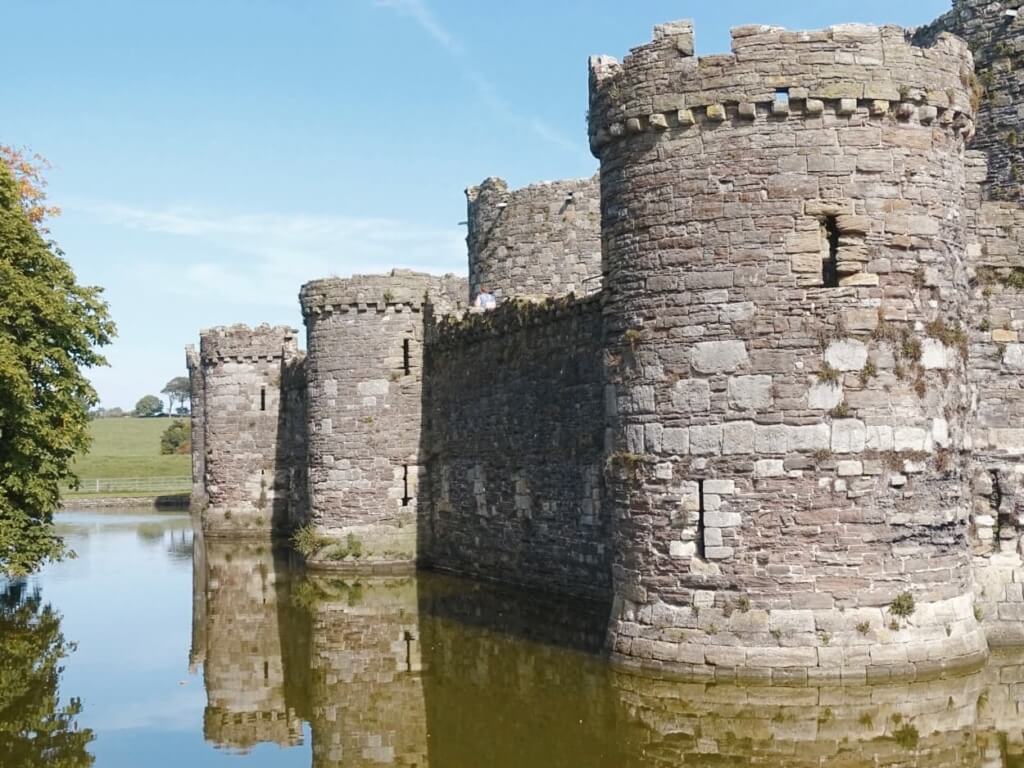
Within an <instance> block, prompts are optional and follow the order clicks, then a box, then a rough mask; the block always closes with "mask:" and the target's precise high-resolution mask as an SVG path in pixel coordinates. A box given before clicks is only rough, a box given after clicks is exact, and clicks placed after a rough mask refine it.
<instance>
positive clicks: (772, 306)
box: [189, 0, 1024, 684]
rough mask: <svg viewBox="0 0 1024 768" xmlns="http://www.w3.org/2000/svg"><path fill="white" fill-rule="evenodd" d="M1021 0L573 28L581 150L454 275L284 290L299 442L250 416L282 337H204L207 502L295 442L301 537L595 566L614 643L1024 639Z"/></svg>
mask: <svg viewBox="0 0 1024 768" xmlns="http://www.w3.org/2000/svg"><path fill="white" fill-rule="evenodd" d="M1017 5H1018V3H1016V2H987V3H986V2H979V1H978V0H962V1H961V2H957V3H956V5H955V8H954V10H953V11H952V12H951V13H950V14H947V16H945V17H943V18H942V19H940V20H939V21H938V22H936V23H935V24H934V25H931V26H929V27H927V28H923V29H921V30H918V31H916V32H914V31H911V32H908V31H905V30H903V29H900V28H897V27H888V26H887V27H872V26H864V25H841V26H836V27H832V28H829V29H825V30H820V31H809V32H789V31H786V30H783V29H780V28H776V27H767V26H751V27H740V28H737V29H735V30H733V39H732V52H731V53H729V54H725V55H717V56H706V57H702V58H696V57H695V56H694V55H693V50H694V46H693V28H692V25H691V24H690V23H689V22H685V21H681V22H673V23H669V24H664V25H660V26H658V27H656V28H655V30H654V36H653V40H651V41H650V42H649V43H646V44H644V45H642V46H639V47H637V48H634V49H633V50H632V51H631V52H630V53H629V55H628V56H626V58H625V59H624V60H623V61H622V62H618V61H616V60H614V59H611V58H609V57H605V56H598V57H594V58H592V59H591V62H590V110H589V117H588V120H589V139H590V146H591V149H592V151H593V153H594V155H595V157H597V158H598V160H599V161H600V173H599V177H598V179H596V180H583V181H570V182H555V183H546V184H540V185H534V186H530V187H526V188H524V189H521V190H518V191H510V190H509V189H508V187H507V185H506V184H505V183H504V182H503V181H501V180H499V179H487V180H486V181H484V182H483V183H482V184H481V185H480V186H478V187H471V188H470V189H469V190H467V201H468V224H469V236H468V238H467V244H468V250H469V266H470V268H469V272H470V274H469V281H468V285H467V282H466V281H465V280H462V279H459V278H455V277H454V276H446V277H434V276H430V275H423V274H418V273H411V272H407V271H400V270H396V271H394V272H392V273H391V274H389V275H380V276H355V277H352V278H350V279H330V280H321V281H316V282H313V283H310V284H308V285H306V286H305V287H304V288H303V290H302V294H301V303H302V311H303V316H304V318H305V323H306V328H307V350H308V352H307V356H306V358H305V361H304V362H303V363H302V364H301V365H300V364H298V363H295V365H294V366H293V368H294V369H295V370H294V378H292V379H290V381H292V382H297V381H300V380H301V381H302V382H303V390H302V393H303V396H304V401H305V402H304V407H305V410H304V412H305V414H306V418H305V420H304V421H303V422H302V423H298V422H295V421H290V422H287V420H285V422H282V423H288V424H289V426H288V427H287V429H286V431H285V432H279V433H278V438H279V440H280V441H281V443H282V444H283V445H286V446H300V445H301V446H303V450H302V451H301V452H300V451H298V450H294V449H292V448H282V445H275V444H273V442H272V441H264V442H260V440H259V439H254V437H253V435H254V434H256V435H258V434H263V433H260V432H258V430H257V431H255V432H254V430H253V426H251V424H252V422H248V421H246V420H245V418H244V417H243V418H242V419H241V420H240V418H239V414H238V411H239V410H242V411H243V413H244V412H245V411H246V409H245V408H244V407H242V408H240V403H241V402H242V401H241V400H240V398H242V395H243V392H244V393H249V392H251V391H255V390H254V389H253V386H254V385H256V384H257V383H258V382H260V381H263V380H264V378H265V377H266V376H267V375H269V374H268V373H267V371H268V370H269V368H273V367H274V365H276V366H278V367H280V366H281V361H282V360H289V361H292V360H294V361H297V360H299V353H298V352H297V350H295V349H294V348H293V347H292V346H290V345H291V344H292V339H291V338H290V337H288V335H287V334H283V335H282V334H281V333H280V332H278V336H279V338H278V339H277V341H274V342H273V344H272V346H274V347H275V348H276V349H277V350H278V352H277V353H276V355H277V357H276V358H275V360H276V362H274V360H271V364H270V365H269V367H268V365H267V362H266V361H267V359H268V358H267V353H266V351H265V348H266V345H267V343H268V342H267V338H266V333H265V332H245V333H243V332H232V331H231V329H228V330H224V329H221V330H219V331H216V332H208V333H206V334H204V336H203V343H202V344H201V350H200V355H199V364H198V365H197V364H196V363H195V355H194V354H192V355H190V358H189V359H190V361H191V362H190V370H191V371H192V376H193V391H194V393H198V400H199V401H200V402H195V400H194V404H195V405H196V406H197V408H196V410H195V412H194V417H193V418H194V419H195V420H196V422H197V423H198V424H200V425H202V428H201V429H200V431H201V432H202V435H203V437H202V440H198V441H196V442H195V443H194V445H195V446H196V448H195V450H196V451H197V452H198V453H199V454H200V455H198V456H196V457H195V459H194V466H195V468H196V471H197V472H202V473H203V479H202V481H201V482H199V483H197V488H196V493H197V494H200V495H202V494H205V496H206V497H208V499H209V501H208V508H207V517H206V525H207V527H210V528H212V529H215V530H216V529H217V526H218V525H222V523H220V522H219V521H222V520H223V519H224V518H226V517H227V515H226V514H225V513H227V512H228V511H229V507H231V506H232V505H235V506H236V507H237V509H238V510H239V512H240V514H241V515H242V516H243V517H249V518H251V517H254V516H256V515H258V511H259V509H260V508H259V505H258V504H256V503H255V501H254V494H255V498H256V499H258V498H259V493H258V492H259V490H260V487H261V486H260V481H259V479H258V478H259V477H260V476H259V475H257V474H255V472H256V471H257V470H259V471H266V470H264V469H261V468H262V467H264V466H265V467H272V468H273V469H274V472H275V475H274V477H275V478H277V480H275V482H274V487H275V488H280V487H285V484H284V482H283V479H284V478H286V477H287V478H290V482H289V483H288V484H287V487H288V489H289V498H290V499H298V498H299V497H300V496H301V495H303V494H299V493H297V492H296V486H295V480H296V479H297V478H300V477H302V478H305V476H306V472H307V470H308V483H307V486H306V487H307V488H308V510H305V509H304V510H302V511H299V510H297V509H295V510H294V511H293V512H292V513H291V514H289V515H286V516H285V518H284V519H283V522H282V524H281V525H278V523H277V522H276V521H275V522H273V523H271V524H270V525H269V528H270V529H271V532H273V531H275V530H279V531H280V532H284V531H285V530H288V529H290V528H293V527H294V526H295V525H296V524H298V523H300V522H304V521H307V520H308V522H309V527H308V528H307V529H305V532H304V535H306V541H305V542H304V544H305V546H306V547H307V548H308V551H309V554H308V556H307V560H308V562H309V564H310V565H311V566H313V567H316V568H328V569H339V570H351V571H366V570H370V571H373V570H380V571H390V570H394V569H398V568H402V567H410V566H412V565H414V564H417V563H418V564H419V565H421V566H424V567H431V568H435V569H439V570H449V571H456V572H460V573H463V574H467V575H470V576H472V577H476V578H480V579H490V580H496V581H501V582H506V583H511V584H517V585H522V586H527V587H530V588H534V589H538V588H539V589H543V590H547V591H550V592H555V593H559V594H562V595H573V596H577V597H583V598H589V599H596V600H601V601H606V602H607V603H610V605H611V609H610V613H611V617H610V621H609V626H608V634H607V649H608V651H609V652H610V653H611V655H612V657H613V659H614V660H615V661H616V662H617V663H619V664H621V665H623V666H624V667H626V668H627V669H644V670H654V671H656V672H665V671H670V672H672V673H675V674H681V675H685V676H691V677H697V678H701V679H705V680H736V679H742V680H756V681H765V682H773V683H780V682H795V683H800V684H802V683H805V682H808V681H820V680H840V681H853V682H861V681H876V680H881V679H891V678H897V677H919V676H924V675H930V674H933V673H941V672H945V671H947V670H949V669H951V668H958V667H971V666H976V665H978V664H980V663H981V662H983V661H984V659H985V658H986V657H987V655H988V653H989V648H990V646H993V645H999V644H1013V643H1015V644H1024V592H1022V591H1021V588H1022V583H1024V560H1022V535H1024V531H1022V527H1024V492H1022V490H1021V489H1022V488H1024V386H1022V385H1021V374H1022V373H1024V338H1021V334H1022V333H1024V251H1022V245H1024V235H1022V232H1024V208H1022V207H1021V204H1020V200H1019V191H1020V190H1019V188H1018V187H1017V186H1015V185H1014V184H1013V183H1011V182H1013V170H1012V169H1013V166H1014V164H1015V163H1016V160H1015V157H1016V154H1015V152H1016V149H1015V148H1016V145H1015V144H1013V143H1012V141H1011V140H1010V139H1007V138H1006V136H1005V135H1004V132H1005V129H1006V126H1007V125H1009V124H1011V123H1012V125H1013V126H1020V127H1024V98H1022V93H1021V89H1020V88H1019V84H1018V83H1017V78H1016V75H1015V74H1014V72H1015V68H1014V66H1013V62H1014V61H1015V58H1014V56H1015V55H1016V54H1015V52H1016V51H1017V49H1018V46H1020V47H1021V49H1022V50H1024V33H1022V30H1024V26H1022V24H1024V22H1020V21H1017V20H1016V16H1015V15H1014V14H1013V13H1011V12H1012V11H1016V6H1017ZM954 33H955V34H954ZM957 34H959V35H963V36H964V37H966V40H967V41H966V42H965V40H964V39H962V38H961V37H958V36H957ZM972 48H973V49H974V50H976V51H978V62H979V67H980V68H981V70H980V72H979V70H978V69H976V67H975V60H974V58H973V57H972V52H971V51H972ZM989 70H991V71H992V72H993V75H992V79H991V80H990V79H989V78H987V77H985V76H984V72H985V71H989ZM976 121H977V125H978V128H977V131H976V128H975V125H976ZM1014 130H1017V128H1014ZM976 132H977V136H976V135H975V134H976ZM997 137H1001V138H1000V139H999V141H998V142H997V141H996V138H997ZM1007 167H1008V168H1009V169H1010V170H1009V171H1007ZM598 200H599V202H598ZM598 210H599V212H600V217H599V219H598V217H597V216H596V212H597V211H598ZM598 244H600V245H598ZM482 284H486V285H488V287H490V288H491V289H492V290H493V291H494V293H495V294H496V295H497V296H498V298H499V306H498V308H497V310H495V311H492V312H482V311H480V310H476V309H466V307H465V303H466V300H467V299H468V300H469V301H470V303H471V302H472V300H473V299H474V298H475V295H476V293H477V292H478V291H479V288H480V286H481V285H482ZM246 333H248V334H249V335H248V336H247V335H246ZM271 335H273V334H271ZM282 345H283V346H282ZM247 347H248V348H249V349H247ZM282 350H283V351H282ZM267 380H268V381H269V379H267ZM288 391H289V392H293V391H294V389H291V388H288ZM248 396H250V397H251V395H248ZM244 402H245V403H248V402H250V401H244ZM289 402H290V401H289ZM243 404H244V403H243ZM275 407H276V406H275ZM302 410H303V409H302V407H300V406H296V407H295V408H289V409H288V411H289V413H292V412H299V411H302ZM247 424H248V425H249V426H246V425H247ZM267 434H268V435H269V433H267ZM260 439H262V438H260ZM307 445H308V452H307V451H306V450H305V446H307ZM300 456H301V466H295V464H296V463H298V462H300ZM307 456H308V457H307ZM275 462H276V463H275ZM288 462H292V464H290V465H289V464H288ZM286 468H287V469H288V472H285V469H286ZM289 473H290V474H289ZM275 498H276V494H275ZM211 509H216V510H220V511H219V512H218V513H217V514H216V515H211V514H210V511H209V510H211ZM231 514H232V516H234V512H233V511H232V512H231ZM284 523H287V525H285V524H284ZM263 524H264V529H266V528H267V525H266V523H265V522H264V523H263Z"/></svg>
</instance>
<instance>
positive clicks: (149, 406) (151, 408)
mask: <svg viewBox="0 0 1024 768" xmlns="http://www.w3.org/2000/svg"><path fill="white" fill-rule="evenodd" d="M163 412H164V404H163V402H162V401H161V400H160V398H159V397H157V396H156V395H146V396H145V397H142V398H140V399H139V402H137V403H136V404H135V415H136V416H143V417H145V416H159V415H160V414H161V413H163Z"/></svg>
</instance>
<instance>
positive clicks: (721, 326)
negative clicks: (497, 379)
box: [590, 22, 987, 680]
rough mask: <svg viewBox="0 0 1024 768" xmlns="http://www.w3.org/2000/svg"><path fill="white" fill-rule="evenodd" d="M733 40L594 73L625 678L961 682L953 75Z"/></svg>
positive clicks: (963, 78) (954, 51)
mask: <svg viewBox="0 0 1024 768" xmlns="http://www.w3.org/2000/svg"><path fill="white" fill-rule="evenodd" d="M732 38H733V46H732V53H731V54H730V55H720V56H709V57H704V58H701V59H699V60H698V59H695V58H694V57H693V29H692V26H691V24H690V23H689V22H675V23H671V24H665V25H662V26H659V27H656V28H655V31H654V39H653V41H652V42H650V43H648V44H646V45H643V46H641V47H639V48H636V49H634V50H633V51H631V53H630V54H629V56H628V57H626V59H625V60H624V61H623V62H622V63H621V64H620V63H618V62H616V61H614V60H612V59H609V58H606V57H596V58H593V59H592V60H591V64H590V79H591V92H590V138H591V147H592V149H593V151H594V153H595V155H596V156H597V157H598V158H599V159H600V161H601V195H602V199H601V206H602V234H603V238H604V259H605V262H604V272H605V275H606V278H605V279H606V286H607V304H606V310H605V311H606V323H607V331H608V334H609V344H610V349H609V352H608V355H607V359H608V369H607V375H608V379H609V397H608V403H609V405H608V407H609V427H610V430H609V439H610V446H611V448H610V451H611V454H610V456H609V460H608V468H609V469H608V475H609V484H610V490H611V492H612V493H613V494H614V498H615V504H616V506H617V510H618V511H617V514H616V521H615V525H616V532H615V539H614V549H615V562H614V571H613V575H614V579H615V585H616V586H615V591H616V600H615V607H614V609H613V616H612V620H611V625H610V632H609V642H610V644H611V646H612V650H613V653H614V656H615V657H616V658H617V659H618V660H620V661H622V662H624V663H628V664H633V665H639V666H650V667H655V668H661V667H668V668H674V669H676V670H679V671H682V672H684V673H692V674H697V675H702V676H709V675H711V676H717V677H722V678H731V677H734V676H736V675H744V676H750V677H754V678H757V679H774V680H806V679H808V678H811V679H815V678H826V677H827V678H840V677H842V678H848V679H853V680H863V679H865V678H867V679H874V678H876V677H889V676H891V675H910V676H913V675H919V674H924V673H925V672H929V671H933V670H940V669H944V668H946V667H948V666H959V665H964V666H967V665H972V664H976V663H978V662H980V661H981V660H982V659H983V658H984V657H985V655H986V652H987V646H986V642H985V638H984V635H983V633H982V632H981V630H980V628H979V624H978V621H977V618H976V616H975V613H974V610H973V606H972V600H971V572H970V557H969V552H968V547H967V544H966V534H967V505H966V502H965V498H964V476H963V475H964V473H963V469H964V464H965V462H964V458H963V453H962V451H963V448H964V443H963V435H964V420H965V414H966V411H967V407H968V405H967V402H966V400H967V398H966V397H965V394H966V391H967V390H966V379H965V366H964V349H965V334H964V331H963V329H962V328H963V326H962V322H963V320H964V300H965V296H966V292H965V290H964V288H965V286H966V278H965V272H964V257H965V253H964V250H965V249H964V231H963V219H962V217H961V205H962V202H963V195H964V185H965V172H964V144H965V141H966V140H967V139H968V138H969V136H970V135H971V132H972V130H973V122H972V106H971V92H970V88H969V86H970V82H971V78H970V73H971V71H972V61H971V55H970V52H969V51H968V49H967V46H966V45H965V44H964V43H963V42H962V41H960V40H959V39H956V38H954V37H952V36H950V35H941V36H939V37H938V38H937V39H936V41H935V42H934V44H933V45H931V46H930V47H927V48H919V47H914V46H912V45H910V44H909V43H908V42H907V39H906V34H905V32H904V31H903V30H902V29H899V28H896V27H881V28H877V27H869V26H861V25H844V26H837V27H832V28H830V29H826V30H821V31H813V32H787V31H785V30H782V29H778V28H774V27H763V26H756V27H742V28H738V29H735V30H733V33H732Z"/></svg>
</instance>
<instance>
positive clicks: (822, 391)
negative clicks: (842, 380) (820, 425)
mask: <svg viewBox="0 0 1024 768" xmlns="http://www.w3.org/2000/svg"><path fill="white" fill-rule="evenodd" d="M842 401H843V388H842V386H840V385H839V384H835V383H832V382H818V383H816V384H812V385H811V387H810V389H808V390H807V407H808V408H820V409H821V410H823V411H830V410H832V409H833V408H835V407H836V406H837V405H839V403H841V402H842Z"/></svg>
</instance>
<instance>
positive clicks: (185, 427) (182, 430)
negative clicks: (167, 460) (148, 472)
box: [160, 419, 192, 455]
mask: <svg viewBox="0 0 1024 768" xmlns="http://www.w3.org/2000/svg"><path fill="white" fill-rule="evenodd" d="M191 450H192V425H190V424H189V423H188V422H187V421H185V420H184V419H175V420H174V421H173V422H171V425H170V426H169V427H168V428H167V429H165V430H164V433H163V434H162V435H160V453H162V454H164V455H170V454H172V453H188V452H189V451H191Z"/></svg>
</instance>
